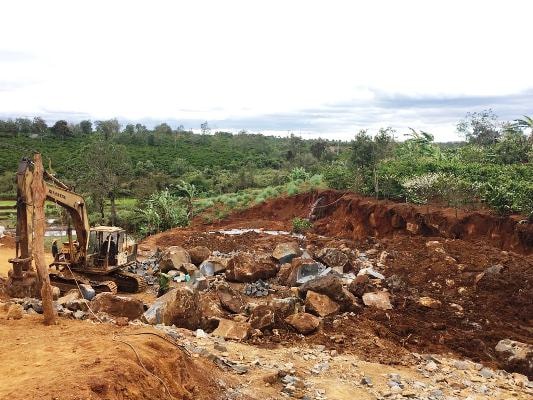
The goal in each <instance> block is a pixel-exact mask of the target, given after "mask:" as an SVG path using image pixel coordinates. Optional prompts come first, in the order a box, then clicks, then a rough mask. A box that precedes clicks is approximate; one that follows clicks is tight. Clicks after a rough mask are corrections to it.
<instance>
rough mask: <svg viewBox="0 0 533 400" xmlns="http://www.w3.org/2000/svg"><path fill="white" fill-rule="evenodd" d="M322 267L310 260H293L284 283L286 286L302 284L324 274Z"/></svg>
mask: <svg viewBox="0 0 533 400" xmlns="http://www.w3.org/2000/svg"><path fill="white" fill-rule="evenodd" d="M324 270H325V267H324V265H322V264H320V263H319V262H317V261H315V260H313V259H311V258H295V259H293V260H292V262H291V269H290V272H289V274H288V277H287V279H286V281H285V284H286V285H287V286H296V285H301V284H304V283H305V282H308V281H310V280H312V279H314V278H316V277H317V276H320V274H321V273H322V272H324Z"/></svg>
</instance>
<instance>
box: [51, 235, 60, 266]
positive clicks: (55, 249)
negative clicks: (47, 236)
mask: <svg viewBox="0 0 533 400" xmlns="http://www.w3.org/2000/svg"><path fill="white" fill-rule="evenodd" d="M58 255H59V248H58V247H57V239H54V241H53V242H52V256H53V257H54V261H56V260H57V256H58Z"/></svg>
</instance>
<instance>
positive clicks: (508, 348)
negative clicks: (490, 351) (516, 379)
mask: <svg viewBox="0 0 533 400" xmlns="http://www.w3.org/2000/svg"><path fill="white" fill-rule="evenodd" d="M495 350H496V356H497V357H498V359H499V360H500V362H501V363H502V364H503V367H504V368H505V369H506V370H507V371H509V372H519V373H521V374H524V375H526V376H527V377H528V378H529V379H530V380H532V379H533V346H532V345H530V344H526V343H522V342H517V341H515V340H511V339H503V340H500V341H499V342H498V344H497V345H496V348H495Z"/></svg>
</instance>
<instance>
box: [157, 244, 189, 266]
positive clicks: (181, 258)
mask: <svg viewBox="0 0 533 400" xmlns="http://www.w3.org/2000/svg"><path fill="white" fill-rule="evenodd" d="M190 263H191V256H190V255H189V253H188V252H187V250H185V249H184V248H183V247H181V246H171V247H169V248H168V249H166V250H165V251H163V253H162V254H161V259H160V261H159V269H160V270H161V271H162V272H168V271H170V270H171V269H176V270H179V269H180V268H181V266H182V265H183V264H190Z"/></svg>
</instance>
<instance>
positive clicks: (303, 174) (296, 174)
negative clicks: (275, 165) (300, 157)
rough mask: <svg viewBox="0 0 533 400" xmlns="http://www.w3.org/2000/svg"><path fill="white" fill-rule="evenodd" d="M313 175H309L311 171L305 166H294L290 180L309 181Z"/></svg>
mask: <svg viewBox="0 0 533 400" xmlns="http://www.w3.org/2000/svg"><path fill="white" fill-rule="evenodd" d="M310 177H311V176H310V175H309V172H307V171H306V170H305V168H302V167H296V168H293V169H292V171H291V172H290V174H289V181H291V182H294V181H298V180H301V181H307V180H308V179H309V178H310Z"/></svg>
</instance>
